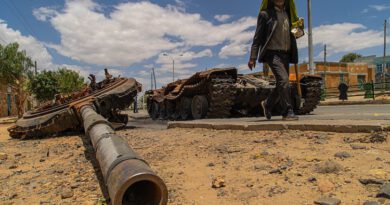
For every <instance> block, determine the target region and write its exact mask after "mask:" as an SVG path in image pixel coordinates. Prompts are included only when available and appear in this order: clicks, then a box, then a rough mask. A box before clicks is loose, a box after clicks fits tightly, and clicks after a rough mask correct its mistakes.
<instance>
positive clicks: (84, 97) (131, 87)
mask: <svg viewBox="0 0 390 205" xmlns="http://www.w3.org/2000/svg"><path fill="white" fill-rule="evenodd" d="M105 74H106V78H105V79H104V80H103V81H101V82H98V83H97V82H96V77H95V76H94V75H90V77H89V79H90V80H91V83H90V85H89V86H88V87H86V88H85V89H84V90H82V91H80V92H75V93H72V94H70V95H66V96H60V95H57V96H56V99H55V101H54V102H53V103H49V104H46V105H44V106H41V107H38V108H37V109H35V110H32V111H29V112H26V113H25V114H24V115H23V116H22V117H21V118H20V119H18V120H17V121H16V124H15V125H14V126H12V127H11V128H9V129H8V131H9V133H10V136H11V137H12V138H18V139H26V138H32V137H44V136H50V135H54V134H57V133H61V132H64V131H68V130H80V129H82V122H80V120H79V119H80V116H77V115H78V113H79V112H78V110H76V109H77V107H79V106H80V105H83V104H93V106H94V107H95V108H96V110H97V111H98V113H99V114H100V115H102V116H103V117H104V118H106V119H108V121H110V122H112V124H113V125H114V126H115V125H116V126H121V125H126V124H127V121H128V117H127V115H124V114H121V113H120V111H121V110H124V109H126V108H128V107H129V106H130V104H131V103H133V102H134V97H135V96H136V95H137V93H138V92H139V91H141V84H139V83H138V82H137V81H136V80H135V79H133V78H119V77H118V78H113V77H112V75H110V74H109V73H108V71H107V69H105ZM76 105H77V106H76Z"/></svg>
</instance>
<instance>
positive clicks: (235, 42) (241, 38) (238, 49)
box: [219, 31, 255, 58]
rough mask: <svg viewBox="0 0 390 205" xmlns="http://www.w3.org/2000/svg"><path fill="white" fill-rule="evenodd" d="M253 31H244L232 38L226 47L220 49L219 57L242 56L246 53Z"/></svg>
mask: <svg viewBox="0 0 390 205" xmlns="http://www.w3.org/2000/svg"><path fill="white" fill-rule="evenodd" d="M254 32H255V31H245V32H241V33H240V34H237V35H236V36H234V37H233V38H232V39H231V40H230V41H229V42H228V44H227V45H225V46H223V47H222V48H221V51H220V52H219V56H220V57H221V58H228V57H229V56H243V55H245V54H247V53H248V51H249V49H250V46H251V43H252V39H253V35H254Z"/></svg>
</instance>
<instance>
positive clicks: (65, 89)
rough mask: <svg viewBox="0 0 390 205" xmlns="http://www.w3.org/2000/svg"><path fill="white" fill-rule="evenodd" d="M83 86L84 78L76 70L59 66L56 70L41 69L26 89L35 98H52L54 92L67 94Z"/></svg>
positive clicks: (42, 99)
mask: <svg viewBox="0 0 390 205" xmlns="http://www.w3.org/2000/svg"><path fill="white" fill-rule="evenodd" d="M84 87H85V83H84V78H83V77H81V76H80V75H79V74H78V73H77V72H75V71H72V70H68V69H66V68H60V69H59V70H57V71H42V72H41V73H39V74H37V75H36V76H34V77H33V78H32V80H31V81H30V83H29V86H28V89H29V90H30V92H31V93H33V94H34V95H35V97H36V99H37V100H39V101H41V102H42V101H47V100H53V99H54V97H55V95H56V94H69V93H72V92H77V91H80V90H82V89H83V88H84Z"/></svg>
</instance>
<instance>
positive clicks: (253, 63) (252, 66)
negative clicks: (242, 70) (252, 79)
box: [248, 59, 256, 70]
mask: <svg viewBox="0 0 390 205" xmlns="http://www.w3.org/2000/svg"><path fill="white" fill-rule="evenodd" d="M248 67H249V69H250V70H252V69H253V68H256V61H255V60H252V59H251V60H249V62H248Z"/></svg>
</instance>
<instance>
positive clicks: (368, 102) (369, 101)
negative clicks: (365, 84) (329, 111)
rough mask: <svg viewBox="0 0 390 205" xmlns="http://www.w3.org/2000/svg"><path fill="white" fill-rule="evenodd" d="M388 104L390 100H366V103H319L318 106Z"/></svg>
mask: <svg viewBox="0 0 390 205" xmlns="http://www.w3.org/2000/svg"><path fill="white" fill-rule="evenodd" d="M381 104H390V100H366V101H344V102H343V101H334V102H320V104H319V106H336V105H381Z"/></svg>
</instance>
